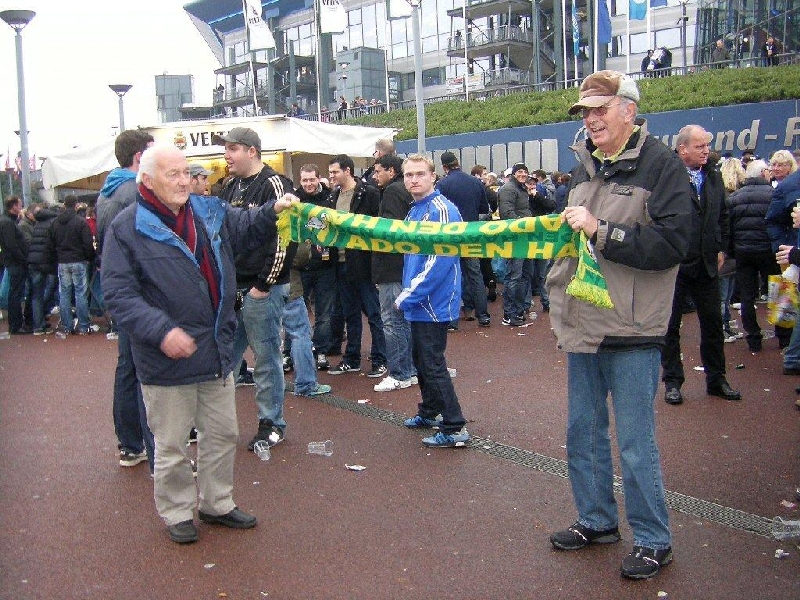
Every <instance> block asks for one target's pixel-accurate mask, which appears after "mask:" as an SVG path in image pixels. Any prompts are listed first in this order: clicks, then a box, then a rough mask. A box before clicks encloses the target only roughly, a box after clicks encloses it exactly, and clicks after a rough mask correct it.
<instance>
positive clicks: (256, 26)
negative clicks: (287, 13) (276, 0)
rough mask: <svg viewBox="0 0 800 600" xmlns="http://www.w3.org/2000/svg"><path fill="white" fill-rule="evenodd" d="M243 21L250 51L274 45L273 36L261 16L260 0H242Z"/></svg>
mask: <svg viewBox="0 0 800 600" xmlns="http://www.w3.org/2000/svg"><path fill="white" fill-rule="evenodd" d="M242 9H243V11H244V22H245V25H246V27H247V33H248V36H249V39H250V51H251V52H253V51H254V50H266V49H269V48H274V47H275V38H274V37H272V32H271V31H270V30H269V26H268V25H267V23H266V22H265V21H264V19H262V18H261V0H242Z"/></svg>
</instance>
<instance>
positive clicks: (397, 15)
mask: <svg viewBox="0 0 800 600" xmlns="http://www.w3.org/2000/svg"><path fill="white" fill-rule="evenodd" d="M412 12H414V9H413V8H412V7H411V4H410V3H409V2H408V0H386V18H387V19H389V20H391V19H405V18H406V17H410V16H411V13H412Z"/></svg>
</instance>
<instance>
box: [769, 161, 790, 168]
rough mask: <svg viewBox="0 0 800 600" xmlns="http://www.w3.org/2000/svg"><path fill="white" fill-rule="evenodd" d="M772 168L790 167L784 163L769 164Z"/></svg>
mask: <svg viewBox="0 0 800 600" xmlns="http://www.w3.org/2000/svg"><path fill="white" fill-rule="evenodd" d="M769 166H770V168H772V169H774V168H775V167H788V166H789V163H784V162H774V163H770V164H769Z"/></svg>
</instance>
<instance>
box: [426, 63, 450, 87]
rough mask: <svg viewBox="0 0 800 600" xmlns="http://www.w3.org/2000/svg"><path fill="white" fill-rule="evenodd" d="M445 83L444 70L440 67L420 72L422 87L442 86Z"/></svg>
mask: <svg viewBox="0 0 800 600" xmlns="http://www.w3.org/2000/svg"><path fill="white" fill-rule="evenodd" d="M444 83H445V69H444V68H442V67H435V68H433V69H425V70H424V71H423V72H422V87H428V86H431V85H442V84H444Z"/></svg>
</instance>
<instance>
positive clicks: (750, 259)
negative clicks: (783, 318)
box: [736, 253, 792, 349]
mask: <svg viewBox="0 0 800 600" xmlns="http://www.w3.org/2000/svg"><path fill="white" fill-rule="evenodd" d="M780 272H781V269H780V267H779V266H778V263H776V262H775V255H774V254H769V253H768V254H763V255H758V254H753V255H744V256H739V255H737V256H736V288H737V289H738V290H739V302H741V304H742V327H743V328H744V330H745V333H746V334H747V337H746V339H747V345H748V347H750V348H753V349H756V348H761V326H760V325H759V324H758V318H757V316H756V309H755V306H754V305H755V302H756V300H757V299H758V296H759V294H760V288H761V283H760V282H761V281H767V278H768V277H769V276H770V275H778V274H780ZM775 334H776V336H777V337H778V342H779V343H780V346H781V348H783V347H784V346H786V345H788V344H789V338H790V337H791V335H792V330H791V329H787V328H785V327H776V328H775Z"/></svg>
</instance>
